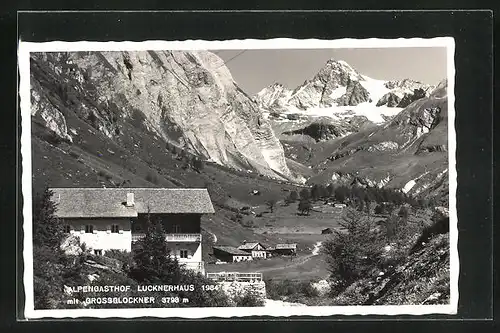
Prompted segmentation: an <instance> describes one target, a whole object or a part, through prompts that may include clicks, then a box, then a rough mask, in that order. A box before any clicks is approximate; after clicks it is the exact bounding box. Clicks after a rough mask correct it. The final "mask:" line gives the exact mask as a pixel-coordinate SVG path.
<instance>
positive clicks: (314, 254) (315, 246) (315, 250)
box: [312, 242, 323, 256]
mask: <svg viewBox="0 0 500 333" xmlns="http://www.w3.org/2000/svg"><path fill="white" fill-rule="evenodd" d="M322 244H323V242H316V244H314V248H313V250H312V255H313V256H317V255H318V254H319V250H320V249H321V245H322Z"/></svg>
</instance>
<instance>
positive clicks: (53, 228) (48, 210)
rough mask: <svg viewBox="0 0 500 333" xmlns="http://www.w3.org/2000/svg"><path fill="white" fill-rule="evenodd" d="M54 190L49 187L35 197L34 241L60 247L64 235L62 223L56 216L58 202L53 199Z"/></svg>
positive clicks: (42, 244) (56, 247)
mask: <svg viewBox="0 0 500 333" xmlns="http://www.w3.org/2000/svg"><path fill="white" fill-rule="evenodd" d="M52 195H53V192H52V191H51V190H49V189H45V191H44V192H43V193H42V194H41V196H40V197H39V198H37V199H35V204H34V207H33V243H34V244H35V245H38V246H47V247H49V248H51V249H58V248H59V246H60V245H61V241H62V239H63V237H64V233H63V229H62V225H61V223H60V221H59V219H58V218H56V217H55V215H54V214H55V211H56V204H55V203H54V202H53V201H52V200H51V198H52Z"/></svg>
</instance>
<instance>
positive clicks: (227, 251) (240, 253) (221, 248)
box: [212, 245, 251, 256]
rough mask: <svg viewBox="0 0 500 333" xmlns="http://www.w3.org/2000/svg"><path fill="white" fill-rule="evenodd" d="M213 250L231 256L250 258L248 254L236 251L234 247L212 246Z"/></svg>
mask: <svg viewBox="0 0 500 333" xmlns="http://www.w3.org/2000/svg"><path fill="white" fill-rule="evenodd" d="M212 248H213V249H217V250H219V251H223V252H226V253H229V254H232V255H238V256H251V254H250V253H248V252H245V251H242V250H238V249H237V248H235V247H234V246H224V245H218V246H213V247H212Z"/></svg>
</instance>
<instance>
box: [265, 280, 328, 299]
mask: <svg viewBox="0 0 500 333" xmlns="http://www.w3.org/2000/svg"><path fill="white" fill-rule="evenodd" d="M265 283H266V293H267V296H268V297H269V298H270V299H277V300H279V299H282V298H284V297H286V298H288V297H300V296H305V297H317V296H318V295H319V293H318V291H317V290H316V289H315V288H314V287H313V286H312V284H311V282H310V281H292V280H288V279H285V280H266V281H265Z"/></svg>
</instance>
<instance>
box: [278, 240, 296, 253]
mask: <svg viewBox="0 0 500 333" xmlns="http://www.w3.org/2000/svg"><path fill="white" fill-rule="evenodd" d="M272 253H273V254H274V255H296V254H297V244H295V243H291V244H276V246H275V247H274V250H273V251H272Z"/></svg>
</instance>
